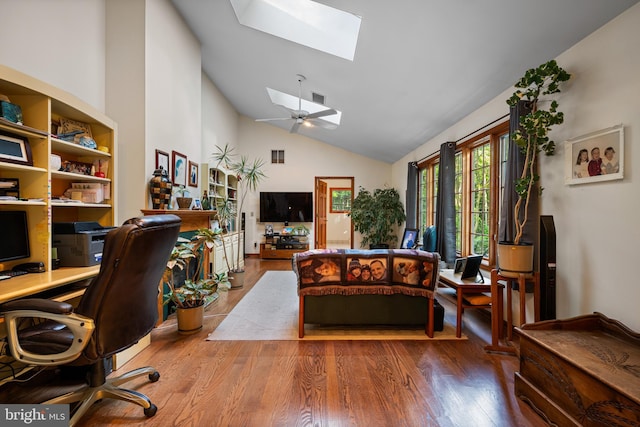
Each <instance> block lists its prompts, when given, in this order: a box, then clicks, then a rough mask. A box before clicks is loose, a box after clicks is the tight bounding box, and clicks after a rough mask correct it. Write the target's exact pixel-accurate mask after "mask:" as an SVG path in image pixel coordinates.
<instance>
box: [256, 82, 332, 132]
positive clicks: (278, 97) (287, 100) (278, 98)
mask: <svg viewBox="0 0 640 427" xmlns="http://www.w3.org/2000/svg"><path fill="white" fill-rule="evenodd" d="M267 92H268V93H269V98H271V102H273V103H274V104H277V105H282V106H283V107H285V108H288V109H290V110H297V109H298V102H299V98H298V97H297V96H293V95H289V94H288V93H284V92H280V91H279V90H275V89H271V88H270V87H268V88H267ZM301 105H302V107H301V108H300V109H301V110H304V111H307V112H308V113H309V114H313V113H317V112H318V111H324V110H326V109H327V108H331V107H328V106H326V105H322V104H316V103H315V102H310V101H307V100H306V99H303V100H302V101H301ZM341 118H342V111H338V110H336V114H332V115H330V116H324V117H319V118H318V119H317V120H324V121H327V122H329V123H333V124H336V125H339V124H340V119H341Z"/></svg>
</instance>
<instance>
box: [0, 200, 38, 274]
mask: <svg viewBox="0 0 640 427" xmlns="http://www.w3.org/2000/svg"><path fill="white" fill-rule="evenodd" d="M0 228H2V230H3V233H2V234H3V237H2V239H0V262H6V261H12V260H14V259H22V258H29V256H30V255H31V253H30V251H29V228H28V227H27V213H26V212H25V211H0Z"/></svg>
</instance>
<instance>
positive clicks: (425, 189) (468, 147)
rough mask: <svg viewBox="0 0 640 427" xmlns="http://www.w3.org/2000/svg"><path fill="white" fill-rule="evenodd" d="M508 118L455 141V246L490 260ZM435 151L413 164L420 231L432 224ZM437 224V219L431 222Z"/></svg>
mask: <svg viewBox="0 0 640 427" xmlns="http://www.w3.org/2000/svg"><path fill="white" fill-rule="evenodd" d="M508 132H509V123H508V122H503V123H501V124H499V125H496V126H495V127H493V128H491V129H489V130H487V131H484V132H482V133H478V134H477V135H474V136H473V137H471V138H469V139H467V140H465V141H463V142H460V143H457V151H456V156H455V183H454V191H455V194H454V204H455V223H456V252H457V253H458V254H459V256H469V255H482V256H483V258H484V264H485V265H488V266H493V265H495V258H496V256H495V251H496V236H497V232H498V219H499V218H500V215H499V212H498V210H499V208H500V205H501V199H502V188H503V187H504V183H503V181H502V177H503V176H504V168H505V165H506V158H507V152H506V151H507V147H508V142H509V137H508ZM438 166H439V156H438V153H436V154H435V155H434V156H432V157H430V158H428V159H426V160H425V161H424V162H421V163H420V165H419V168H420V172H419V189H418V191H419V194H418V200H419V204H418V213H417V214H418V223H419V226H420V230H421V232H424V229H425V228H426V227H427V226H429V225H431V224H435V212H436V202H437V199H436V198H437V189H438ZM436 226H437V224H436Z"/></svg>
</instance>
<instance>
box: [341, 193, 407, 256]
mask: <svg viewBox="0 0 640 427" xmlns="http://www.w3.org/2000/svg"><path fill="white" fill-rule="evenodd" d="M348 215H349V216H350V217H351V221H352V223H353V228H354V230H355V231H358V232H360V234H361V235H362V241H361V242H360V247H362V248H364V247H366V245H369V246H370V248H371V249H375V248H388V247H389V246H390V244H391V246H393V247H395V246H396V243H397V240H398V236H397V235H396V229H395V226H396V225H397V226H400V225H402V224H403V223H404V220H405V218H406V216H405V213H404V206H403V205H402V202H401V201H400V194H399V193H398V191H397V190H396V189H395V188H384V189H381V188H377V189H375V190H374V191H373V193H371V192H370V191H368V190H366V189H364V188H362V187H360V189H359V191H358V195H357V196H356V197H355V199H353V203H352V205H351V211H350V212H349V214H348Z"/></svg>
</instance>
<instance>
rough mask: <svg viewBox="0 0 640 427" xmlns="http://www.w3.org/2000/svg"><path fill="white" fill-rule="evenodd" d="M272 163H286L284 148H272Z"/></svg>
mask: <svg viewBox="0 0 640 427" xmlns="http://www.w3.org/2000/svg"><path fill="white" fill-rule="evenodd" d="M271 163H284V150H271Z"/></svg>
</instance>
